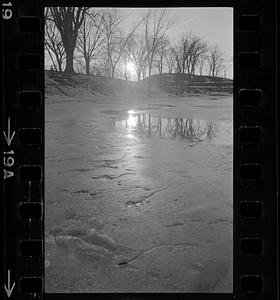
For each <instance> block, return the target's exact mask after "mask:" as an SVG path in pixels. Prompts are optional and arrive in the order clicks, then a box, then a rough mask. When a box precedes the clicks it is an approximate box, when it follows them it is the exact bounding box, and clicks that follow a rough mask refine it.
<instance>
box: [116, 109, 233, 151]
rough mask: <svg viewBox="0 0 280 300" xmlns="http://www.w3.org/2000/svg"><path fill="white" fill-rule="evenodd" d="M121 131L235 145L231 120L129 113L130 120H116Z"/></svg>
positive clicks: (130, 135)
mask: <svg viewBox="0 0 280 300" xmlns="http://www.w3.org/2000/svg"><path fill="white" fill-rule="evenodd" d="M112 123H113V125H115V126H116V127H117V128H121V129H123V128H125V129H126V133H127V137H129V138H134V137H135V136H142V137H143V136H145V137H168V138H172V139H173V140H174V139H175V140H177V139H180V140H186V141H191V142H198V143H201V142H206V143H212V144H216V145H232V144H233V132H232V128H233V126H232V122H231V121H225V120H223V121H213V120H212V121H207V120H199V119H191V118H190V119H189V118H183V117H177V118H168V117H165V116H164V117H162V116H156V115H154V114H151V113H145V112H139V111H138V112H137V111H135V110H132V109H131V110H129V111H127V116H126V118H124V119H122V120H120V121H113V122H112Z"/></svg>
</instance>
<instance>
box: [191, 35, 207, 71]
mask: <svg viewBox="0 0 280 300" xmlns="http://www.w3.org/2000/svg"><path fill="white" fill-rule="evenodd" d="M207 51H208V46H207V43H206V42H205V41H203V40H202V38H200V37H197V36H194V37H191V44H190V49H189V72H188V74H191V75H194V73H195V69H196V66H197V63H198V60H199V58H200V57H201V56H203V55H205V54H206V52H207Z"/></svg>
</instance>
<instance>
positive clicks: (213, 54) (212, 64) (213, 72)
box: [207, 46, 224, 77]
mask: <svg viewBox="0 0 280 300" xmlns="http://www.w3.org/2000/svg"><path fill="white" fill-rule="evenodd" d="M207 62H208V67H209V75H210V76H212V77H216V76H217V75H218V73H219V72H220V71H221V69H222V67H223V63H224V59H223V54H222V52H221V50H220V49H219V47H218V46H214V47H212V48H210V52H209V55H208V56H207Z"/></svg>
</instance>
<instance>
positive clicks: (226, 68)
mask: <svg viewBox="0 0 280 300" xmlns="http://www.w3.org/2000/svg"><path fill="white" fill-rule="evenodd" d="M222 69H223V73H224V78H227V71H228V67H227V66H226V65H223V68H222Z"/></svg>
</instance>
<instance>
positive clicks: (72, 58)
mask: <svg viewBox="0 0 280 300" xmlns="http://www.w3.org/2000/svg"><path fill="white" fill-rule="evenodd" d="M124 21H125V19H124V17H123V16H122V15H121V12H120V10H117V9H92V8H88V7H49V8H46V10H45V49H46V50H45V51H46V54H47V56H48V60H49V61H50V64H51V65H52V68H53V69H55V70H57V71H64V72H68V73H73V72H74V68H75V69H76V70H78V71H80V72H84V73H86V74H91V73H93V74H100V75H103V76H106V77H109V78H116V76H117V77H118V78H124V79H126V80H127V79H129V74H128V73H129V72H128V70H127V65H128V64H129V63H133V66H134V68H135V73H136V75H137V78H138V80H141V79H144V78H146V77H148V78H149V81H148V82H149V94H150V90H151V80H150V78H151V75H153V74H155V73H156V74H159V75H160V76H161V75H162V74H163V73H169V74H170V75H171V74H172V73H176V74H184V73H185V74H188V75H194V74H195V73H196V74H200V75H202V74H207V75H209V76H218V75H219V74H221V72H222V71H223V73H224V74H223V76H226V66H225V64H224V59H223V54H222V52H221V50H220V49H219V48H218V46H214V47H210V46H209V45H208V43H207V42H206V41H204V40H203V39H202V38H201V37H198V36H196V35H194V34H193V33H192V32H188V33H186V34H184V35H183V36H181V38H180V39H179V40H177V42H175V43H174V42H173V43H171V41H170V39H169V37H168V30H170V28H171V27H172V25H173V24H174V23H175V22H176V21H175V20H174V18H173V19H172V18H170V17H169V15H168V11H167V10H164V9H157V10H156V9H150V10H147V12H146V13H145V14H144V15H142V16H139V19H138V20H135V22H134V23H133V24H132V25H131V26H130V28H124V25H123V23H124ZM126 27H128V26H127V25H126Z"/></svg>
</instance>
